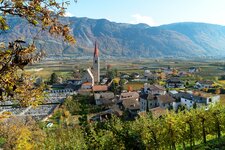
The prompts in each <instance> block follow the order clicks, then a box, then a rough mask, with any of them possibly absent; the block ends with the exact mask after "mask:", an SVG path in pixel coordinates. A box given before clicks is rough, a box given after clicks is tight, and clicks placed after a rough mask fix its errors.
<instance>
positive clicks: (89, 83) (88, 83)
mask: <svg viewBox="0 0 225 150" xmlns="http://www.w3.org/2000/svg"><path fill="white" fill-rule="evenodd" d="M82 85H92V83H91V82H85V83H83V84H82Z"/></svg>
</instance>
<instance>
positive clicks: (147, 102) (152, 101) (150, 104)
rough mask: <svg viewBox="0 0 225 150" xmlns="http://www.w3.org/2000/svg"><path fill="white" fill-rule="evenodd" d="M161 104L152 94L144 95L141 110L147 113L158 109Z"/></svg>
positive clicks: (141, 98) (141, 99) (141, 100)
mask: <svg viewBox="0 0 225 150" xmlns="http://www.w3.org/2000/svg"><path fill="white" fill-rule="evenodd" d="M158 106H159V103H158V100H157V97H156V96H154V95H152V94H144V95H141V96H140V109H141V111H146V110H147V108H148V109H152V108H155V107H158Z"/></svg>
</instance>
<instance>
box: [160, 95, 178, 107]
mask: <svg viewBox="0 0 225 150" xmlns="http://www.w3.org/2000/svg"><path fill="white" fill-rule="evenodd" d="M157 100H158V103H159V106H160V107H161V108H171V107H173V103H174V102H175V99H174V98H173V97H172V96H170V95H168V94H166V95H159V96H157Z"/></svg>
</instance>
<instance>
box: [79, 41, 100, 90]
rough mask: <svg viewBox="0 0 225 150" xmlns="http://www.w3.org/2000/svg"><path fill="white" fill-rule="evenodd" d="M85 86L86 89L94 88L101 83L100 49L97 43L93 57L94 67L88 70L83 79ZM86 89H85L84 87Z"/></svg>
mask: <svg viewBox="0 0 225 150" xmlns="http://www.w3.org/2000/svg"><path fill="white" fill-rule="evenodd" d="M82 81H83V85H84V86H85V84H86V86H87V87H86V88H88V87H90V88H91V87H93V86H94V85H95V84H98V83H99V82H100V59H99V49H98V44H97V42H95V48H94V55H93V66H92V68H88V69H87V71H86V73H85V75H84V76H83V78H82ZM84 88H85V87H84Z"/></svg>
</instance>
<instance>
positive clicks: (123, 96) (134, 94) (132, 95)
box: [119, 92, 139, 102]
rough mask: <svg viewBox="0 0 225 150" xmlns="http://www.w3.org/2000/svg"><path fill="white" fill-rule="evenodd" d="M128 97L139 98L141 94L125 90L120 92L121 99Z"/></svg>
mask: <svg viewBox="0 0 225 150" xmlns="http://www.w3.org/2000/svg"><path fill="white" fill-rule="evenodd" d="M126 99H136V100H137V101H138V100H139V94H138V92H124V93H121V94H120V97H119V101H121V102H122V101H123V100H126Z"/></svg>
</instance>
